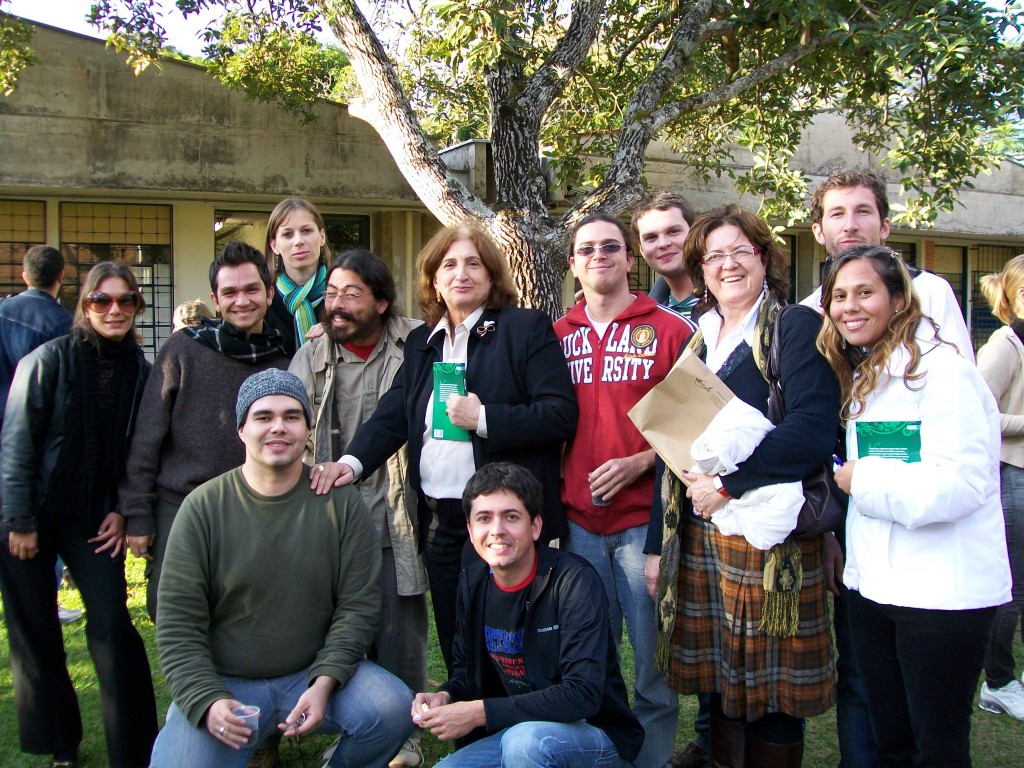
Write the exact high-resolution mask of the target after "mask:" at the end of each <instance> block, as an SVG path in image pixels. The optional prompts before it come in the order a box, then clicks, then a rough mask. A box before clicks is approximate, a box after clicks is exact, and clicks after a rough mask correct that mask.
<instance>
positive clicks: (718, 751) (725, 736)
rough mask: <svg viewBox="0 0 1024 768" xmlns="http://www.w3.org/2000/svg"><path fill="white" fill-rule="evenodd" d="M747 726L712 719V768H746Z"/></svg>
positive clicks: (730, 721) (731, 721)
mask: <svg viewBox="0 0 1024 768" xmlns="http://www.w3.org/2000/svg"><path fill="white" fill-rule="evenodd" d="M746 739H747V726H746V723H739V722H736V721H735V720H725V719H723V718H720V717H712V718H711V768H745V765H746V763H744V759H745V755H746Z"/></svg>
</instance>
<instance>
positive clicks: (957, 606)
mask: <svg viewBox="0 0 1024 768" xmlns="http://www.w3.org/2000/svg"><path fill="white" fill-rule="evenodd" d="M821 303H822V307H823V308H824V310H825V315H826V317H827V318H828V319H827V320H826V322H825V325H824V326H823V328H822V330H821V334H820V335H819V336H818V347H819V349H821V351H822V353H823V354H824V355H825V357H826V358H828V361H829V363H830V364H831V365H832V368H833V369H834V370H835V372H836V375H837V376H838V377H839V382H840V385H841V387H842V394H843V412H842V415H843V419H844V421H845V422H846V449H847V461H846V463H845V464H844V465H843V466H842V467H840V468H839V469H838V470H836V483H837V484H838V485H839V487H840V488H842V489H843V490H844V491H846V492H847V493H848V494H849V495H850V506H849V510H848V512H847V518H846V567H845V570H844V572H843V581H844V583H845V584H846V586H847V587H849V597H848V606H849V611H850V635H851V638H852V641H853V645H854V647H855V648H856V649H857V663H858V666H859V667H860V672H861V675H862V677H863V679H864V686H865V688H866V690H867V695H868V705H869V706H868V711H869V713H870V717H871V729H872V731H873V732H874V737H875V742H876V744H877V747H878V764H879V765H908V766H909V765H915V766H918V765H920V766H926V765H944V766H965V767H966V766H970V765H971V754H970V746H971V745H970V729H971V726H970V720H971V710H972V706H973V701H974V693H975V689H976V687H977V684H978V675H979V674H980V673H981V669H982V660H983V658H984V655H985V648H986V644H987V641H988V637H989V628H990V626H991V624H992V619H993V617H994V615H995V613H996V608H995V606H998V605H1001V604H1003V603H1005V602H1007V601H1009V599H1010V583H1011V579H1010V567H1009V561H1008V559H1007V553H1006V538H1005V534H1004V520H1003V511H1002V508H1001V506H1000V503H999V491H1000V488H999V456H1000V440H999V423H1000V418H999V409H998V407H997V405H996V402H995V399H994V398H993V396H992V393H991V392H990V391H989V387H988V385H986V383H985V379H984V378H983V377H982V374H981V373H980V372H979V371H978V369H977V368H975V367H974V365H972V364H971V362H970V361H968V360H965V359H964V358H963V357H962V356H961V355H960V354H958V353H957V348H956V347H955V346H953V345H952V344H950V343H948V342H945V341H943V340H942V339H941V338H940V332H937V331H938V330H939V329H937V328H936V326H935V323H933V322H932V320H931V318H929V317H927V316H926V315H924V314H922V312H921V304H920V300H919V299H918V297H917V296H916V295H915V294H914V291H913V288H912V287H911V280H910V274H909V273H908V272H907V268H906V266H905V265H904V264H903V260H902V259H901V258H900V257H899V255H898V254H896V253H894V252H893V251H891V250H890V249H888V248H885V247H883V246H870V245H858V246H854V247H852V248H849V249H847V250H846V251H844V252H843V253H842V254H841V255H840V257H839V258H838V259H836V262H835V264H834V265H833V267H832V271H831V272H830V273H829V275H828V277H827V278H826V280H825V284H824V285H823V290H822V292H821ZM1012 674H1013V672H1012V662H1011V671H1010V675H1011V678H1012Z"/></svg>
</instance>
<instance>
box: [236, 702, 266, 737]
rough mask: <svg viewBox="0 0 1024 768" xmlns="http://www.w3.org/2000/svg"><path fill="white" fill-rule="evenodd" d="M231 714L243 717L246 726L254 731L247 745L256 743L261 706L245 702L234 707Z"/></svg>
mask: <svg viewBox="0 0 1024 768" xmlns="http://www.w3.org/2000/svg"><path fill="white" fill-rule="evenodd" d="M231 714H232V715H235V716H236V717H240V718H242V720H244V721H245V723H244V724H245V727H246V728H248V729H249V730H250V731H252V733H251V734H250V735H249V740H248V741H247V742H245V746H247V747H251V746H252V745H253V744H255V743H256V737H257V736H258V735H259V728H260V708H259V707H255V706H253V705H251V704H243V705H241V706H240V707H233V708H232V710H231Z"/></svg>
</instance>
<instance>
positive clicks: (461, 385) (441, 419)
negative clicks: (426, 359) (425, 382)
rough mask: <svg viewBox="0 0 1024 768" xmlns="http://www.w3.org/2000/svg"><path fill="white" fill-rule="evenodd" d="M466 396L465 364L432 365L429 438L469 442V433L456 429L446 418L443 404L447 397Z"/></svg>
mask: <svg viewBox="0 0 1024 768" xmlns="http://www.w3.org/2000/svg"><path fill="white" fill-rule="evenodd" d="M453 392H454V393H455V394H457V395H465V394H466V364H465V363H434V394H433V395H432V396H431V402H432V403H433V405H434V425H433V427H432V429H431V433H430V436H431V437H432V438H434V439H435V440H461V441H463V442H468V441H469V432H467V431H466V430H464V429H463V428H462V427H456V426H455V425H454V424H452V420H451V419H449V418H448V411H447V407H446V405H445V402H446V401H447V400H448V395H450V394H452V393H453Z"/></svg>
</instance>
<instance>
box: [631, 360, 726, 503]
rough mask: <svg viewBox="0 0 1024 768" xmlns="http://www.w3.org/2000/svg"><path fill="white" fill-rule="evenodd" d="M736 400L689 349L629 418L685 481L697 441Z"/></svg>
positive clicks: (634, 408) (677, 475)
mask: <svg viewBox="0 0 1024 768" xmlns="http://www.w3.org/2000/svg"><path fill="white" fill-rule="evenodd" d="M733 397H735V395H733V393H732V391H731V390H730V389H729V388H728V387H727V386H725V384H723V383H722V381H721V379H719V378H718V377H717V376H715V374H713V373H712V372H711V369H710V368H708V367H707V366H706V365H704V362H703V361H702V360H701V359H700V358H699V357H697V356H696V355H695V354H693V352H691V351H690V350H689V349H688V350H686V351H685V352H683V354H682V356H681V357H680V358H679V359H678V360H677V361H676V364H675V365H673V366H672V370H670V371H669V372H668V375H667V376H666V377H665V378H664V379H663V380H662V381H661V382H659V383H658V384H656V385H655V386H654V387H653V388H652V389H651V391H650V392H648V393H647V394H646V395H644V396H643V398H642V399H641V400H640V401H639V402H638V403H637V404H636V405H634V406H633V408H632V409H631V410H630V411H629V418H630V419H632V420H633V423H634V424H635V425H636V428H637V429H639V430H640V433H641V434H642V435H643V436H644V438H645V439H646V440H647V442H648V443H650V445H651V447H652V448H653V449H654V450H655V451H657V453H658V455H659V456H661V458H662V460H663V461H664V462H665V464H666V465H668V467H669V469H671V470H672V471H673V472H674V473H675V475H676V477H678V478H680V479H681V480H682V479H683V472H684V471H686V472H689V471H690V467H692V466H693V458H692V457H691V456H690V446H691V445H693V441H694V440H696V439H697V438H698V437H700V435H701V433H702V432H703V431H704V430H705V429H707V427H708V424H710V423H711V420H712V419H713V418H715V415H716V414H717V413H718V412H719V411H720V410H722V408H723V407H724V406H725V404H726V403H727V402H729V401H730V400H732V398H733ZM683 482H684V483H685V482H686V481H685V480H683ZM687 485H689V483H687Z"/></svg>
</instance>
